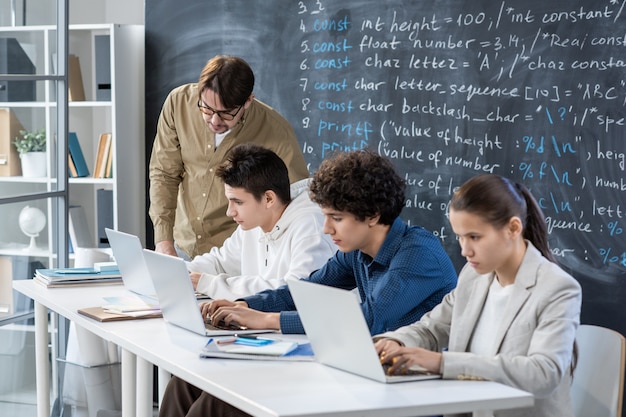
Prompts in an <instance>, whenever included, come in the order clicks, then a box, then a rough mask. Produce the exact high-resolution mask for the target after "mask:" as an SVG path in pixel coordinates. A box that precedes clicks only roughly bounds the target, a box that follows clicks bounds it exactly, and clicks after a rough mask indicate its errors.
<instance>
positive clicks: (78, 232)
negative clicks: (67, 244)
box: [68, 205, 94, 250]
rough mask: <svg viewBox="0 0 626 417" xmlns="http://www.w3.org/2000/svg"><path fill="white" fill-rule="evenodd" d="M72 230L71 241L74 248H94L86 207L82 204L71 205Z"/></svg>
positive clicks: (69, 216)
mask: <svg viewBox="0 0 626 417" xmlns="http://www.w3.org/2000/svg"><path fill="white" fill-rule="evenodd" d="M68 218H69V222H68V223H69V224H68V229H69V232H70V241H71V243H72V246H73V248H74V250H76V248H93V247H94V240H93V238H92V235H91V232H90V230H91V229H90V228H89V223H88V222H87V215H86V214H85V208H84V207H83V206H80V205H71V206H69V212H68Z"/></svg>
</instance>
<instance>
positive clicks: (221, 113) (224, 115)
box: [198, 100, 243, 122]
mask: <svg viewBox="0 0 626 417" xmlns="http://www.w3.org/2000/svg"><path fill="white" fill-rule="evenodd" d="M242 107H243V104H242V105H241V106H239V107H238V108H237V111H236V112H235V113H229V112H227V111H226V110H214V109H212V108H211V107H209V106H207V105H206V104H204V103H203V102H202V100H198V109H200V111H201V112H202V113H204V114H206V115H207V116H211V117H212V116H213V115H214V114H217V117H219V118H220V119H222V120H224V121H225V122H229V121H231V120H233V119H234V118H235V117H236V116H237V114H238V113H239V111H240V110H241V108H242Z"/></svg>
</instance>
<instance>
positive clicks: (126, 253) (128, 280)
mask: <svg viewBox="0 0 626 417" xmlns="http://www.w3.org/2000/svg"><path fill="white" fill-rule="evenodd" d="M104 231H105V232H106V235H107V238H108V239H109V244H110V245H111V250H112V251H113V257H114V258H115V262H116V263H117V267H118V268H119V270H120V273H121V274H122V281H124V286H125V287H126V288H127V289H128V290H130V291H132V292H134V293H136V294H138V295H140V296H144V297H148V300H147V301H151V302H154V301H156V300H157V298H156V291H155V290H154V285H152V279H150V272H149V271H148V265H147V264H146V261H145V259H144V257H143V246H142V245H141V241H140V240H139V238H138V237H137V236H135V235H131V234H128V233H124V232H120V231H117V230H112V229H109V228H105V229H104Z"/></svg>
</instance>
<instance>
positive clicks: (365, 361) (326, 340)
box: [287, 280, 441, 383]
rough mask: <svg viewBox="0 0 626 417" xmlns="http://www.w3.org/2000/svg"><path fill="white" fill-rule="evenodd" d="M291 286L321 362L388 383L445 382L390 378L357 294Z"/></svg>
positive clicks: (423, 375) (416, 376) (294, 283)
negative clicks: (377, 351) (375, 345)
mask: <svg viewBox="0 0 626 417" xmlns="http://www.w3.org/2000/svg"><path fill="white" fill-rule="evenodd" d="M287 284H288V285H289V290H290V292H291V296H292V297H293V300H294V302H295V304H296V308H297V309H298V313H299V315H300V320H302V325H303V326H304V330H305V331H306V335H307V337H308V339H309V342H311V347H312V348H313V352H314V353H315V358H316V359H317V361H318V362H320V363H322V364H324V365H328V366H332V367H334V368H337V369H341V370H343V371H347V372H351V373H353V374H356V375H360V376H363V377H366V378H370V379H373V380H375V381H379V382H384V383H394V382H408V381H420V380H425V379H438V378H441V375H439V374H430V373H415V374H408V375H387V374H386V373H385V371H384V369H383V366H382V365H381V364H380V360H379V358H378V355H377V354H376V349H375V348H374V343H373V342H372V336H371V335H370V331H369V328H368V326H367V323H366V322H365V318H364V317H363V312H362V310H361V306H360V303H359V300H358V298H357V296H356V294H354V293H353V292H351V291H346V290H342V289H339V288H334V287H329V286H327V285H321V284H314V283H312V282H308V281H304V280H289V281H288V282H287Z"/></svg>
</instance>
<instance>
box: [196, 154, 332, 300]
mask: <svg viewBox="0 0 626 417" xmlns="http://www.w3.org/2000/svg"><path fill="white" fill-rule="evenodd" d="M216 175H217V177H218V178H220V179H221V180H222V181H223V182H224V190H225V193H226V197H227V198H228V210H227V211H226V215H227V216H229V217H231V218H232V219H233V220H234V221H235V222H237V224H238V227H237V229H236V230H235V232H234V233H233V234H232V235H231V236H230V237H229V238H227V239H226V240H225V241H224V244H223V245H222V246H221V247H213V248H212V249H211V250H210V251H209V252H207V253H205V254H203V255H199V256H196V257H195V258H194V259H193V260H192V261H189V262H188V263H187V268H188V270H189V271H190V273H191V280H192V282H193V284H194V287H195V288H196V291H197V292H199V293H202V294H206V295H208V296H209V297H211V298H214V299H215V298H226V299H236V298H240V297H244V296H248V295H252V294H256V293H257V292H259V291H263V290H266V289H270V288H277V287H279V286H281V285H284V284H285V283H286V281H287V280H288V279H299V278H302V277H307V276H309V274H310V273H311V272H313V271H314V270H316V269H318V268H320V267H321V266H322V265H324V264H325V263H326V261H327V260H328V259H329V258H330V257H331V256H333V254H334V253H335V252H336V250H337V247H336V246H335V244H334V243H333V242H332V240H331V239H330V238H329V237H328V235H326V234H324V232H323V225H324V216H323V214H322V211H321V209H320V207H319V206H318V205H317V204H315V203H313V202H312V201H311V200H310V198H309V192H308V190H309V182H310V179H304V180H300V181H298V182H296V183H294V184H291V185H290V184H289V175H288V171H287V167H286V165H285V163H284V162H283V160H282V159H280V158H279V157H278V156H277V155H276V154H275V153H274V152H273V151H271V150H269V149H267V148H263V147H261V146H258V145H254V144H251V143H248V144H244V145H239V146H237V147H235V148H233V149H232V150H231V151H230V153H229V154H228V158H227V160H226V162H225V163H224V164H222V165H221V166H220V167H219V168H218V170H217V172H216Z"/></svg>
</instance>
